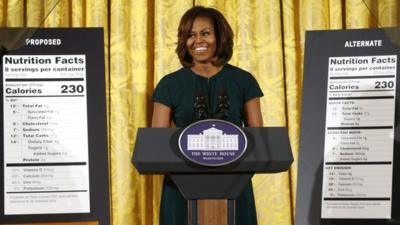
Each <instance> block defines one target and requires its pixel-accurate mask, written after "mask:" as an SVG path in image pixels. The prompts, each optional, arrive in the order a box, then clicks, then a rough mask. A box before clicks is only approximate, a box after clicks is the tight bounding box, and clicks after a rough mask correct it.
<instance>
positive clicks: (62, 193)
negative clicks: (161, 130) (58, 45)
mask: <svg viewBox="0 0 400 225" xmlns="http://www.w3.org/2000/svg"><path fill="white" fill-rule="evenodd" d="M2 62H3V102H4V104H3V111H4V133H3V134H4V153H3V154H4V164H3V167H4V193H3V194H4V214H5V215H19V214H61V213H88V212H90V193H89V192H90V189H89V154H88V121H87V96H86V57H85V55H5V56H4V57H3V61H2ZM27 205H29V207H27Z"/></svg>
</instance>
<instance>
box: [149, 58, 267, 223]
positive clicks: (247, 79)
mask: <svg viewBox="0 0 400 225" xmlns="http://www.w3.org/2000/svg"><path fill="white" fill-rule="evenodd" d="M221 93H223V94H224V95H226V96H227V97H228V101H229V110H228V114H227V117H226V118H225V119H226V120H227V121H230V122H232V123H234V124H236V125H238V126H243V118H244V104H245V103H246V102H247V101H249V100H250V99H252V98H256V97H261V96H263V93H262V91H261V89H260V87H259V85H258V83H257V81H256V80H255V79H254V77H253V76H252V75H251V74H250V73H249V72H246V71H244V70H242V69H240V68H238V67H235V66H232V65H229V64H226V65H224V68H223V69H222V70H221V71H220V72H218V73H217V74H216V75H214V76H213V77H211V78H205V77H202V76H199V75H197V74H195V73H194V72H193V71H192V70H190V68H185V67H184V68H182V69H180V70H178V71H176V72H174V73H171V74H169V75H167V76H165V77H163V78H162V79H161V81H160V82H159V83H158V85H157V87H156V89H155V91H154V94H153V101H155V102H159V103H161V104H164V105H166V106H168V107H169V108H171V110H172V119H173V121H174V123H175V125H176V126H177V127H186V126H188V125H189V124H191V123H193V122H195V121H196V120H197V115H198V113H197V110H196V108H195V106H194V105H195V98H196V96H197V97H198V96H199V95H201V96H204V97H205V99H206V104H207V109H208V111H209V112H210V113H211V114H213V113H216V112H218V100H217V98H218V96H220V95H221ZM235 211H236V224H239V225H256V224H257V217H256V210H255V203H254V196H253V188H252V185H251V184H249V185H248V186H247V188H246V189H245V191H244V192H243V194H242V195H241V196H240V197H239V198H238V199H236V210H235ZM186 224H187V202H186V200H185V199H184V198H183V196H182V195H181V194H180V192H179V190H178V189H177V187H176V186H175V184H174V183H173V182H172V181H171V179H170V178H169V177H167V176H166V177H165V179H164V186H163V192H162V198H161V209H160V225H186Z"/></svg>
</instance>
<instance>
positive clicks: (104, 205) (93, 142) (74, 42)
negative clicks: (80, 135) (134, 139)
mask: <svg viewBox="0 0 400 225" xmlns="http://www.w3.org/2000/svg"><path fill="white" fill-rule="evenodd" d="M103 32H104V31H103V28H100V27H99V28H0V35H3V37H4V35H7V36H9V39H7V38H2V40H3V41H4V40H7V41H8V43H13V44H14V45H12V47H11V48H10V47H9V46H5V47H6V49H3V50H7V51H6V52H4V51H3V54H4V53H5V54H7V55H72V54H81V55H82V54H83V55H86V88H87V92H86V93H87V119H88V121H87V122H88V147H89V185H90V213H66V214H35V215H33V214H27V215H4V179H3V177H4V171H3V163H4V155H3V152H4V149H3V148H4V137H3V131H4V126H3V124H4V121H3V100H2V99H1V101H0V102H1V105H0V112H1V119H0V126H1V128H2V135H1V137H0V145H1V146H2V150H3V151H2V152H1V154H0V165H1V169H0V178H1V179H0V196H1V197H0V224H5V223H7V224H13V223H51V222H98V224H99V225H109V224H110V197H109V196H110V195H109V166H108V148H107V121H106V118H107V117H106V96H105V90H106V88H105V73H104V72H105V71H104V67H105V64H104V37H103ZM26 38H32V39H42V40H44V39H46V40H53V39H59V40H61V44H60V45H43V44H42V45H25V39H26ZM0 45H3V43H0ZM14 47H15V49H14ZM0 59H1V60H2V57H1V58H0ZM0 64H1V63H0ZM2 71H3V70H2V65H1V68H0V75H1V78H2V76H3V74H2ZM2 87H3V81H2V79H0V88H1V90H0V91H1V92H0V93H3V90H2Z"/></svg>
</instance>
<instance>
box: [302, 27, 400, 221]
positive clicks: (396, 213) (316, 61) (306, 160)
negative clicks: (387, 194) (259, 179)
mask: <svg viewBox="0 0 400 225" xmlns="http://www.w3.org/2000/svg"><path fill="white" fill-rule="evenodd" d="M360 40H382V46H379V47H344V44H345V42H346V41H360ZM399 42H400V28H382V29H355V30H330V31H307V32H306V43H305V54H304V55H305V57H304V58H305V61H304V78H303V81H304V82H303V96H302V119H301V131H300V151H299V153H300V155H299V163H298V182H297V195H296V196H297V200H296V216H295V224H296V225H322V224H323V225H348V224H354V225H385V224H400V192H399V191H396V190H400V152H399V151H398V150H397V149H399V148H400V124H399V119H400V117H399V116H400V114H399V113H400V110H399V96H400V44H399ZM372 55H397V77H396V82H397V85H396V101H395V129H394V159H393V185H392V213H391V214H392V218H391V219H321V218H320V217H321V198H322V172H323V170H322V164H323V151H324V140H325V137H324V135H325V116H326V97H327V78H328V58H329V57H340V56H372ZM396 150H397V151H396Z"/></svg>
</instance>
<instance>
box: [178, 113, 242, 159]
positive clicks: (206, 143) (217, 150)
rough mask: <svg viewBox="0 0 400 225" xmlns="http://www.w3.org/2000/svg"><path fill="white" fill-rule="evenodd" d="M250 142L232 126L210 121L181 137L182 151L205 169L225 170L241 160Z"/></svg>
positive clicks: (186, 131)
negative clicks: (205, 167) (215, 167)
mask: <svg viewBox="0 0 400 225" xmlns="http://www.w3.org/2000/svg"><path fill="white" fill-rule="evenodd" d="M246 148H247V138H246V135H245V134H244V133H243V131H242V130H241V129H240V128H239V127H238V126H236V125H235V124H233V123H230V122H227V121H224V120H217V119H208V120H201V121H198V122H195V123H193V124H191V125H189V126H188V127H186V128H185V129H184V130H183V131H182V133H181V135H180V136H179V149H180V150H181V152H182V154H183V155H184V156H185V157H186V158H187V159H188V160H190V161H192V162H194V163H196V164H200V165H204V166H222V165H227V164H229V163H232V162H234V161H236V160H237V159H239V158H240V157H241V156H242V155H243V154H244V153H245V151H246Z"/></svg>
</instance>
